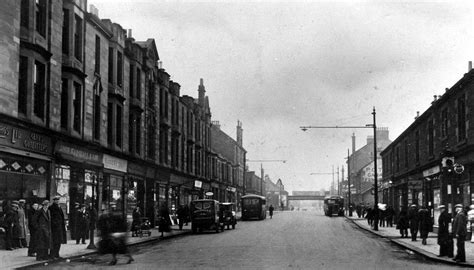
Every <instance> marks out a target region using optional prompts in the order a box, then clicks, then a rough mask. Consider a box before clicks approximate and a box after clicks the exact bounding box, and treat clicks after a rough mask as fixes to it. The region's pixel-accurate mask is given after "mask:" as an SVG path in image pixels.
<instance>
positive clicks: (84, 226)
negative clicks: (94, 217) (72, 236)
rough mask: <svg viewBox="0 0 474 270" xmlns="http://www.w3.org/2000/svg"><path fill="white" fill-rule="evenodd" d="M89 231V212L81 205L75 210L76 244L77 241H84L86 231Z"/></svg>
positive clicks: (83, 242) (77, 243)
mask: <svg viewBox="0 0 474 270" xmlns="http://www.w3.org/2000/svg"><path fill="white" fill-rule="evenodd" d="M88 232H89V213H88V212H87V211H86V206H85V205H81V206H80V208H79V209H78V210H77V211H76V229H75V233H76V245H79V242H81V243H82V244H85V243H86V238H87V233H88Z"/></svg>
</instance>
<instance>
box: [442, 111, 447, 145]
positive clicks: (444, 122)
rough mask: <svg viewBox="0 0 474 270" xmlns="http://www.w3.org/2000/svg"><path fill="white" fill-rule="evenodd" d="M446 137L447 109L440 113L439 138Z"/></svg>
mask: <svg viewBox="0 0 474 270" xmlns="http://www.w3.org/2000/svg"><path fill="white" fill-rule="evenodd" d="M446 136H448V109H447V108H446V109H443V110H442V111H441V137H442V138H444V137H446Z"/></svg>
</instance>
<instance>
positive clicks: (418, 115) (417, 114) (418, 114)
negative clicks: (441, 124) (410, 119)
mask: <svg viewBox="0 0 474 270" xmlns="http://www.w3.org/2000/svg"><path fill="white" fill-rule="evenodd" d="M418 117H420V111H416V116H415V120H416V119H418Z"/></svg>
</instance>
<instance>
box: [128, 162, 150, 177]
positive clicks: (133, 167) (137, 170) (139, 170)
mask: <svg viewBox="0 0 474 270" xmlns="http://www.w3.org/2000/svg"><path fill="white" fill-rule="evenodd" d="M146 172H147V170H146V168H145V167H143V166H140V165H138V164H136V163H131V162H130V163H129V164H128V173H130V174H135V175H139V176H145V175H146Z"/></svg>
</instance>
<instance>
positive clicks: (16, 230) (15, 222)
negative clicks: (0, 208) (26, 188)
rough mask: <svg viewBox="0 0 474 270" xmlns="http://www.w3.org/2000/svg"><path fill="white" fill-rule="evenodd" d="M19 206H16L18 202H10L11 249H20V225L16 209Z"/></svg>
mask: <svg viewBox="0 0 474 270" xmlns="http://www.w3.org/2000/svg"><path fill="white" fill-rule="evenodd" d="M19 208H20V206H19V205H18V201H13V202H12V213H11V214H12V237H13V242H12V243H13V245H12V246H13V248H22V247H23V246H22V245H21V240H20V238H21V237H22V234H21V225H20V217H19V214H18V209H19Z"/></svg>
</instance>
